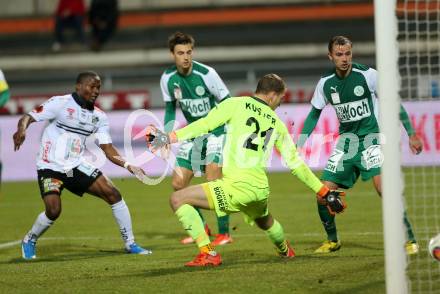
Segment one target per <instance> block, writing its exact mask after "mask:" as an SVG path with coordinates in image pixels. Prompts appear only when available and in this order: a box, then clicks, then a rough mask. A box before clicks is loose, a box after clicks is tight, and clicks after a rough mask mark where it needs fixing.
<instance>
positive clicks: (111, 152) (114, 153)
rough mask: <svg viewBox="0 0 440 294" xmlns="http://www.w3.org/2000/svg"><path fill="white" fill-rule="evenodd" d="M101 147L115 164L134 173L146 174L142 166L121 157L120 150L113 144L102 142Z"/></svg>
mask: <svg viewBox="0 0 440 294" xmlns="http://www.w3.org/2000/svg"><path fill="white" fill-rule="evenodd" d="M99 147H100V148H101V149H102V151H103V152H104V154H105V156H106V157H107V158H108V160H110V161H111V162H113V163H114V164H116V165H119V166H120V167H124V168H126V169H127V170H128V171H129V172H131V173H132V174H135V173H137V172H141V173H142V174H145V172H144V171H143V170H142V169H141V168H140V167H137V166H134V165H133V164H131V163H129V162H128V161H125V160H124V159H123V158H122V157H121V155H119V152H118V150H116V148H115V147H113V144H100V145H99Z"/></svg>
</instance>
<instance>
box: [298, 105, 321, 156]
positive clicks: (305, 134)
mask: <svg viewBox="0 0 440 294" xmlns="http://www.w3.org/2000/svg"><path fill="white" fill-rule="evenodd" d="M321 112H322V109H317V108H315V107H313V106H312V109H311V110H310V112H309V114H308V115H307V118H306V120H305V121H304V127H303V129H302V130H301V134H300V136H299V138H298V142H297V144H298V147H302V146H304V144H305V143H306V141H307V139H308V138H309V136H310V134H311V133H312V132H313V130H314V129H315V127H316V124H317V123H318V120H319V117H320V116H321Z"/></svg>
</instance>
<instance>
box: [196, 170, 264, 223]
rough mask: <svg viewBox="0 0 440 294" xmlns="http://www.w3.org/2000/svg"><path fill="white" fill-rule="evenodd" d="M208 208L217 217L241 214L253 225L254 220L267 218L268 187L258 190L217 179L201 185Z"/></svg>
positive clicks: (239, 183)
mask: <svg viewBox="0 0 440 294" xmlns="http://www.w3.org/2000/svg"><path fill="white" fill-rule="evenodd" d="M202 187H203V189H204V190H205V193H206V197H207V198H208V202H209V206H210V208H211V209H213V210H215V212H216V213H217V216H219V217H221V216H225V215H227V214H231V213H235V212H242V213H243V214H244V217H245V221H246V222H247V223H249V224H251V225H252V224H253V223H254V220H255V219H258V218H261V217H264V216H267V215H268V214H269V211H268V208H267V199H268V197H269V187H265V188H260V187H256V186H253V185H251V184H249V183H246V182H231V181H228V180H225V179H219V180H215V181H211V182H207V183H204V184H202Z"/></svg>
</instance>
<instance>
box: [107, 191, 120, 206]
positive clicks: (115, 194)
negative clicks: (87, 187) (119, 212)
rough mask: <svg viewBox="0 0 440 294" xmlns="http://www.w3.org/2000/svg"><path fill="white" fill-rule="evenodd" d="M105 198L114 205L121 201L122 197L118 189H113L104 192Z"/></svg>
mask: <svg viewBox="0 0 440 294" xmlns="http://www.w3.org/2000/svg"><path fill="white" fill-rule="evenodd" d="M103 198H104V200H105V201H107V203H108V204H110V205H112V204H115V203H118V202H119V201H121V199H122V196H121V193H120V192H119V191H118V189H116V188H114V187H112V188H109V189H107V190H106V191H105V192H104V197H103Z"/></svg>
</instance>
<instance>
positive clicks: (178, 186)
mask: <svg viewBox="0 0 440 294" xmlns="http://www.w3.org/2000/svg"><path fill="white" fill-rule="evenodd" d="M172 186H173V189H174V191H179V190H182V189H183V188H185V186H186V184H185V182H184V181H183V179H180V178H173V181H172Z"/></svg>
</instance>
